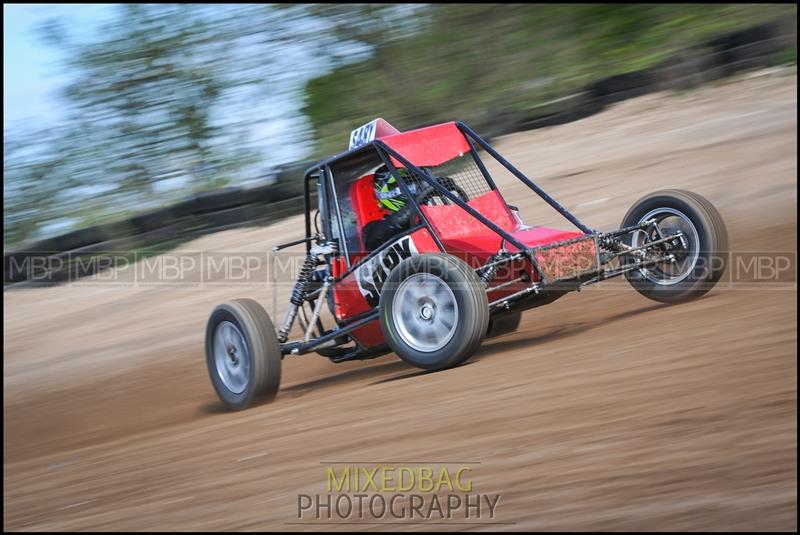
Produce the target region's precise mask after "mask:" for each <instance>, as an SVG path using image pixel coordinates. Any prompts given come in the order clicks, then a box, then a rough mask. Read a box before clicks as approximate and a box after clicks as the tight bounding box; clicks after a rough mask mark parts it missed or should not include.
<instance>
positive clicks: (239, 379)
mask: <svg viewBox="0 0 800 535" xmlns="http://www.w3.org/2000/svg"><path fill="white" fill-rule="evenodd" d="M214 361H215V364H216V368H217V374H218V375H219V378H220V380H221V381H222V383H223V384H224V385H225V388H227V389H228V390H230V391H231V392H233V393H234V394H241V393H242V392H244V390H245V388H247V384H248V382H249V380H250V378H249V373H250V353H249V350H248V347H247V342H246V340H245V337H244V335H243V334H242V332H241V330H240V329H239V327H238V326H237V325H235V324H234V323H232V322H230V321H223V322H220V324H219V325H217V328H216V330H215V331H214Z"/></svg>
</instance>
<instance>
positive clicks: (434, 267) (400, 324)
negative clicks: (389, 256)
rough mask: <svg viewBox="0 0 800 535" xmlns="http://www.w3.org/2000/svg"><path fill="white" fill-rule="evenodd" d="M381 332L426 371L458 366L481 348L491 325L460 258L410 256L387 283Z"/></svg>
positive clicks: (478, 287)
mask: <svg viewBox="0 0 800 535" xmlns="http://www.w3.org/2000/svg"><path fill="white" fill-rule="evenodd" d="M380 321H381V329H382V330H383V334H384V336H385V337H386V341H387V343H388V344H389V346H390V347H391V348H392V350H393V351H394V352H395V353H397V355H398V356H399V357H400V358H401V359H403V360H404V361H406V362H408V363H409V364H412V365H414V366H417V367H419V368H424V369H428V370H439V369H444V368H449V367H452V366H456V365H458V364H460V363H461V362H464V361H465V360H467V359H468V358H469V357H470V356H472V354H473V353H474V352H475V350H476V349H477V348H478V347H479V346H480V343H481V341H482V340H483V337H484V335H485V334H486V329H487V326H488V323H489V304H488V300H487V298H486V291H485V288H484V285H483V284H482V283H481V281H480V279H479V278H478V276H477V275H476V274H475V272H474V271H473V270H472V269H470V267H469V266H468V265H467V264H466V263H465V262H463V261H462V260H460V259H458V258H455V257H452V256H449V255H445V254H424V255H418V256H412V257H411V258H408V259H406V260H404V261H403V262H402V263H400V264H399V265H398V266H397V267H395V268H394V269H393V270H392V272H391V273H390V274H389V277H388V278H387V279H386V282H385V284H384V286H383V290H382V292H381V300H380Z"/></svg>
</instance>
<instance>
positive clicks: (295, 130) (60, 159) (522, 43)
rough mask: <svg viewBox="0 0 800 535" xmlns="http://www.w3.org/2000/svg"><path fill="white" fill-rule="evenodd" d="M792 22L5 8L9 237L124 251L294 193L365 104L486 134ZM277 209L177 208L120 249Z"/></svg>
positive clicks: (364, 114) (527, 12) (776, 18)
mask: <svg viewBox="0 0 800 535" xmlns="http://www.w3.org/2000/svg"><path fill="white" fill-rule="evenodd" d="M796 16H797V7H796V5H763V4H757V5H747V4H710V5H679V4H667V5H656V4H650V5H634V4H593V5H548V4H540V5H537V4H511V5H503V4H494V5H488V4H447V5H426V4H419V5H413V4H409V5H392V4H380V5H378V4H360V5H347V4H345V5H327V4H326V5H314V4H308V5H269V4H268V5H239V4H232V5H191V4H186V5H171V4H164V5H147V4H145V5H83V6H81V5H72V6H55V5H50V6H48V5H5V6H4V51H3V58H4V87H3V89H4V91H3V94H4V96H3V109H4V124H3V128H4V143H3V156H4V168H3V171H4V186H3V193H4V204H3V223H4V225H3V226H4V234H3V237H4V248H5V249H6V250H9V249H20V248H25V247H27V248H29V249H35V250H49V251H65V250H69V249H79V248H80V247H85V246H87V245H90V244H91V243H102V244H103V246H101V247H99V248H100V249H103V248H104V247H105V249H106V250H108V249H114V248H116V249H119V248H121V247H120V242H119V241H113V239H118V238H120V237H122V236H131V235H135V234H142V233H146V232H147V231H152V230H154V229H156V228H158V227H164V226H166V225H169V224H170V223H173V222H174V221H175V220H176V218H179V216H183V215H187V214H188V215H195V216H197V215H198V214H200V213H201V212H204V211H205V212H208V211H209V207H205V208H202V207H201V208H198V207H197V206H196V203H195V205H191V199H196V197H194V196H195V195H197V194H199V193H202V192H209V191H214V190H219V189H220V188H223V187H226V186H227V187H231V186H235V187H245V188H249V187H253V186H264V185H268V184H271V185H272V187H266V188H263V187H262V189H259V190H254V191H255V194H254V195H255V200H256V201H257V203H256V204H258V203H261V202H270V201H279V200H281V199H285V198H290V197H292V196H293V195H295V194H296V193H297V191H298V190H299V187H300V185H299V178H300V176H301V172H300V169H302V167H303V165H304V164H306V163H308V162H310V161H311V160H314V159H316V158H319V157H324V156H328V155H330V154H333V153H336V152H339V151H341V150H343V149H344V148H345V147H346V141H347V135H348V133H349V131H350V130H351V129H352V128H354V127H356V126H358V125H360V124H363V123H365V122H367V121H369V120H371V119H372V118H374V117H376V116H383V117H384V118H385V119H387V120H389V121H390V122H391V123H393V124H395V125H396V126H397V127H399V128H400V129H406V128H411V127H419V126H423V125H426V124H430V123H434V122H438V121H442V120H452V119H460V120H464V121H466V122H467V123H469V124H470V125H471V126H473V128H475V129H476V130H477V131H478V132H480V133H482V134H484V135H487V136H491V135H493V134H501V133H508V132H510V131H514V130H519V129H525V128H530V127H534V126H536V124H535V123H536V121H535V118H536V117H540V116H548V115H550V116H552V115H553V113H556V114H557V113H559V112H561V111H563V110H564V109H567V108H570V109H578V110H579V115H580V114H585V113H589V112H591V111H592V110H593V109H594V108H597V109H599V107H597V106H594V103H593V102H590V101H589V100H587V95H589V93H591V90H592V88H593V87H594V89H598V86H592V83H593V82H596V81H598V80H604V79H605V80H608V79H609V77H613V76H615V75H626V74H627V75H628V77H627V78H625V77H624V76H623V77H621V78H620V79H617V80H615V79H614V78H611V85H612V87H605V88H603V87H599V89H601V90H603V91H604V92H605V93H606V95H607V94H615V93H616V92H617V91H618V90H619V91H621V92H623V93H624V91H622V90H628V91H629V92H630V90H634V91H636V90H638V91H639V92H645V90H646V89H651V90H652V89H655V88H658V83H657V82H658V80H656V79H654V78H653V76H649V74H652V73H653V72H659V73H664V72H666V73H668V74H667V76H671V77H673V78H675V77H678V78H680V77H683V78H687V79H686V80H684V81H685V82H686V84H687V85H692V84H693V83H695V82H696V81H692V80H690V79H688V78H691V76H688V75H692V74H694V75H697V74H698V73H699V74H700V75H701V78H702V73H703V72H711V71H714V69H715V68H716V67H718V66H719V65H720V64H722V63H725V64H736V63H737V62H736V61H735V60H736V59H739V57H744V58H747V57H753V56H754V55H755V56H758V57H759V59H760V61H759V62H758V65H757V66H762V67H763V66H764V64H765V63H766V64H776V65H777V64H785V63H790V64H793V63H794V62H795V61H796ZM764 23H767V24H769V25H770V26H768V31H761V33H758V28H757V31H756V33H757V35H756V36H755V38H754V37H753V35H750V36H749V37H747V36H745V38H744V40H742V41H741V42H737V40H736V38H734V40H733V41H730V40H729V42H722V43H721V44H720V42H717V43H716V44H715V43H714V39H715V38H719V37H720V36H725V35H729V34H730V32H736V31H742V30H747V29H748V28H754V27H758V25H760V24H764ZM761 30H763V28H761ZM745 33H746V32H745ZM787 35H788V36H789V37H788V38H787ZM792 36H793V37H792ZM753 41H757V42H758V43H761V45H760V48H753V47H752V46H751V45H752V44H753ZM741 45H745V46H741ZM765 47H766V48H765ZM725 54H734V56H735V57H734V58H733V61H731V58H727V59H726V60H725V61H724V62H721V61H719V60H720V57H721V56H724V55H725ZM676 58H677V59H676ZM698 58H701V59H703V58H710V63H709V64H707V65H704V64H703V63H702V61H701V62H700V63H698ZM676 61H677V62H678V63H681V62H683V64H682V65H675V63H676ZM692 62H694V63H692ZM740 63H741V62H740ZM741 66H742V67H744V68H747V67H748V66H747V65H741ZM672 67H675V68H677V69H678V70H677V71H670V69H671V68H672ZM687 68H688V69H689V70H688V73H687V71H686V69H687ZM648 69H650V70H648ZM653 69H656V70H653ZM681 69H683V70H681ZM716 70H717V71H719V69H718V68H717V69H716ZM630 73H634V74H635V75H631V74H630ZM669 73H671V74H669ZM724 74H725V73H724V72H721V73H719V72H718V74H717V75H716V76H717V77H719V75H724ZM663 78H664V76H660V79H661V81H662V82H663ZM700 81H702V79H701V80H700ZM615 83H616V84H620V83H621V84H622V85H621V86H620V87H618V88H615V87H613V85H614V84H615ZM672 85H673V86H674V85H675V84H672ZM587 88H589V90H590V91H589V92H588V93H587V91H586V89H587ZM589 96H591V95H589ZM622 98H624V97H622ZM559 103H560V104H559ZM581 107H583V112H581V111H580V110H581V109H582V108H581ZM226 191H228V193H229V195H228V196H227V197H225V198H224V200H222V201H220V202H216V204H214V203H215V201H214V199H215V198H214V197H213V196H208V195H206V197H205V198H206V199H207V202H211V203H212V204H214V206H211V207H210V210H211V211H214V210H217V211H219V210H220V209H229V208H231V206H235V205H236V204H237V203H239V204H244V203H245V202H249V201H252V200H253V198H251V199H249V200H248V201H243V200H241V199H239V200H237V199H236V198H235V197H236V195H235V194H234V192H235V190H226ZM251 197H252V196H251ZM187 199H188V200H189V204H188V205H187V204H184V205H182V206H183V207H184V209H180V208H176V209H175V210H173V211H169V210H167V211H166V212H164V211H162V212H156V216H154V218H153V219H151V220H136V221H133V222H129V221H128V218H130V217H131V216H136V215H137V214H142V213H143V212H146V211H148V210H153V209H157V208H160V207H165V206H168V205H173V204H175V203H178V202H181V201H184V202H185V201H187ZM251 208H252V207H251ZM272 212H274V210H265V209H262V210H258V209H248V210H239V211H231V210H222V213H221V214H217V217H212V218H206V219H205V220H203V218H202V217H190V218H184V219H183V220H182V221H183V223H182V224H181V225H177V226H175V229H174V230H175V231H174V232H164V233H162V234H159V235H157V236H151V237H150V238H147V239H141V240H138V241H137V240H134V241H130V240H128V241H127V242H124V245H126V246H128V248H131V247H133V248H136V247H142V246H146V245H152V243H153V242H155V243H157V244H159V245H163V243H165V242H168V241H169V240H171V239H174V238H176V237H178V236H179V235H180V234H181V233H183V234H186V232H187V231H189V230H196V229H197V228H203V227H206V228H207V227H219V226H225V225H226V224H236V223H242V222H246V221H248V220H257V219H259V218H264V217H266V216H267V215H269V214H270V213H272ZM115 222H116V223H119V224H117V225H116V226H105V227H97V226H96V225H98V224H107V223H115ZM128 223H130V224H128ZM87 227H90V231H88V233H87V232H85V233H83V234H72V235H70V236H68V237H67V238H66V239H64V240H55V241H52V240H51V241H45V242H39V243H38V245H37V244H36V243H35V242H36V240H41V239H43V238H50V237H54V236H57V235H63V234H64V233H65V232H68V231H73V230H75V229H83V228H87ZM92 231H93V232H92ZM70 238H73V239H70ZM109 240H112V241H109Z"/></svg>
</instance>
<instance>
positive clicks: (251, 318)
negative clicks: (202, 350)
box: [206, 299, 281, 410]
mask: <svg viewBox="0 0 800 535" xmlns="http://www.w3.org/2000/svg"><path fill="white" fill-rule="evenodd" d="M206 365H207V366H208V374H209V377H210V378H211V384H212V385H214V390H215V391H216V392H217V395H218V396H219V399H220V400H222V403H223V404H224V405H225V407H226V408H228V409H231V410H241V409H245V408H247V407H249V406H250V405H252V404H253V403H254V402H256V401H266V400H269V399H272V398H273V397H275V395H276V394H277V392H278V387H279V386H280V383H281V349H280V344H279V343H278V337H277V336H276V335H275V327H274V326H273V325H272V320H270V318H269V315H268V314H267V313H266V311H265V310H264V308H263V307H262V306H261V305H259V304H258V303H256V302H255V301H253V300H252V299H235V300H233V301H228V302H227V303H223V304H221V305H219V306H217V307H216V308H215V309H214V310H213V311H212V312H211V316H210V317H209V318H208V324H207V326H206Z"/></svg>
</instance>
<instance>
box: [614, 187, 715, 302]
mask: <svg viewBox="0 0 800 535" xmlns="http://www.w3.org/2000/svg"><path fill="white" fill-rule="evenodd" d="M653 218H655V219H656V221H657V225H658V227H659V229H660V230H661V231H662V233H664V234H665V235H668V234H669V233H670V232H674V231H676V230H679V231H681V232H682V233H683V235H684V237H685V238H686V242H685V246H684V245H681V246H680V247H679V248H678V249H677V250H676V251H675V254H676V261H675V262H674V263H663V264H659V265H656V266H653V267H649V268H642V269H634V270H631V271H629V272H627V273H626V274H625V276H626V277H627V279H628V282H630V283H631V285H632V286H633V287H634V288H635V289H636V290H637V291H638V292H639V293H641V294H642V295H644V296H645V297H648V298H650V299H653V300H655V301H660V302H662V303H678V302H683V301H689V300H691V299H696V298H698V297H700V296H701V295H703V294H705V293H706V292H708V291H709V290H710V289H711V288H713V287H714V285H715V284H716V283H717V282H718V281H719V280H720V277H722V274H723V273H724V271H725V267H726V265H727V255H728V233H727V230H726V229H725V223H724V222H723V221H722V216H721V215H720V214H719V212H718V211H717V209H716V208H714V206H713V205H712V204H711V203H710V202H709V201H708V200H707V199H705V198H704V197H702V196H700V195H698V194H697V193H693V192H691V191H685V190H677V189H674V190H664V191H657V192H655V193H651V194H650V195H647V196H645V197H643V198H642V199H639V200H638V201H637V202H636V203H635V204H634V205H633V206H632V207H631V209H630V210H628V213H627V214H625V217H624V219H623V220H622V226H623V227H628V226H633V225H637V224H639V223H641V222H643V221H646V220H648V219H653ZM649 240H652V237H648V236H647V235H646V233H645V232H636V233H632V234H631V235H629V236H628V237H627V239H626V243H627V244H628V245H632V246H639V245H643V244H645V243H647V241H649ZM621 258H622V259H624V260H623V265H630V263H631V262H632V261H633V258H632V257H631V256H630V255H625V256H623V257H621Z"/></svg>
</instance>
